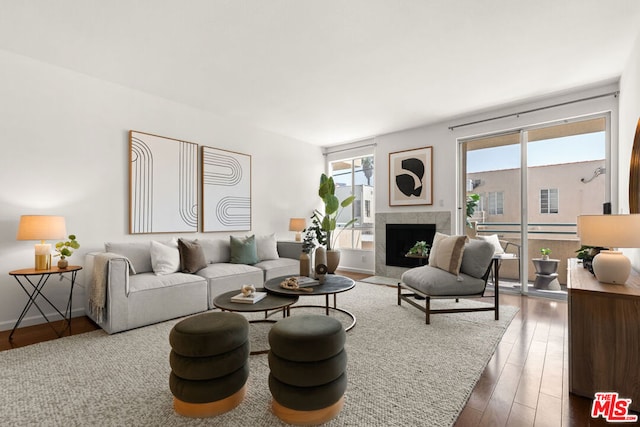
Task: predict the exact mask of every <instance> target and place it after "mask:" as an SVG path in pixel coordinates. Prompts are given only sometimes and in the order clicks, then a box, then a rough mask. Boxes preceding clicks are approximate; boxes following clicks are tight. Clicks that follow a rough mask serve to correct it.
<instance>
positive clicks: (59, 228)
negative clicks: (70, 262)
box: [17, 215, 67, 240]
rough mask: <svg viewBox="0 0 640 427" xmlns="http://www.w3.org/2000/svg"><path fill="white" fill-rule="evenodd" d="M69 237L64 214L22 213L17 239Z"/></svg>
mask: <svg viewBox="0 0 640 427" xmlns="http://www.w3.org/2000/svg"><path fill="white" fill-rule="evenodd" d="M66 237H67V227H66V225H65V222H64V217H63V216H52V215H22V216H21V217H20V224H19V225H18V236H17V240H57V239H64V238H66Z"/></svg>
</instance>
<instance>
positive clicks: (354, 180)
mask: <svg viewBox="0 0 640 427" xmlns="http://www.w3.org/2000/svg"><path fill="white" fill-rule="evenodd" d="M330 168H331V176H333V180H334V181H335V183H336V196H338V199H340V200H341V201H342V200H344V199H346V198H347V197H349V196H350V195H351V194H353V195H355V196H356V198H355V200H354V202H353V203H352V204H351V206H348V207H346V208H344V209H343V210H342V211H341V212H340V214H339V215H338V218H337V223H338V226H337V232H339V236H338V238H337V241H336V248H353V249H366V250H373V246H374V245H373V235H374V220H375V212H374V211H373V210H374V206H375V204H374V201H373V195H374V182H375V179H374V178H375V177H374V174H373V170H374V167H373V156H365V157H358V158H354V159H344V160H335V161H332V162H331V163H330ZM351 218H357V220H356V222H355V223H354V224H353V225H351V226H350V227H348V228H347V229H344V230H342V225H344V224H346V223H347V222H349V221H350V220H351Z"/></svg>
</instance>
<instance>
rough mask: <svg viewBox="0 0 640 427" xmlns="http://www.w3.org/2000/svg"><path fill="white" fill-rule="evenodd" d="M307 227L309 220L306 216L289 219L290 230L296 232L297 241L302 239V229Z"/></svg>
mask: <svg viewBox="0 0 640 427" xmlns="http://www.w3.org/2000/svg"><path fill="white" fill-rule="evenodd" d="M305 228H307V221H306V220H305V219H304V218H291V219H290V220H289V231H295V232H296V242H301V241H302V230H304V229H305Z"/></svg>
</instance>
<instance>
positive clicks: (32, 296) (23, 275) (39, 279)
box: [9, 265, 82, 340]
mask: <svg viewBox="0 0 640 427" xmlns="http://www.w3.org/2000/svg"><path fill="white" fill-rule="evenodd" d="M80 270H82V267H80V266H79V265H70V266H68V267H67V268H58V267H51V268H50V269H48V270H35V269H33V268H23V269H22V270H13V271H10V272H9V275H10V276H13V277H15V279H16V281H17V282H18V283H19V284H20V287H21V288H22V290H24V292H25V293H26V294H27V296H28V297H29V300H28V301H27V304H26V305H25V306H24V309H22V313H20V317H18V321H17V322H16V324H15V326H14V327H13V330H12V331H11V334H10V335H9V340H11V339H12V338H13V333H14V332H15V331H16V329H17V328H18V326H19V325H20V323H21V322H22V320H23V319H24V316H25V315H26V314H27V311H29V309H30V308H31V307H32V306H35V307H36V308H37V309H38V311H39V312H40V314H41V315H42V317H44V318H45V320H46V321H47V323H48V324H49V326H51V328H52V329H53V330H54V332H55V333H56V334H57V335H58V337H61V336H62V334H63V333H64V331H66V330H67V328H68V329H69V333H71V309H72V307H73V285H74V284H75V282H76V275H77V274H78V271H80ZM65 273H71V288H70V289H69V300H68V301H67V307H66V309H65V311H64V314H63V313H61V312H60V310H58V308H57V307H56V306H55V305H53V303H52V302H51V301H49V298H47V297H46V296H45V295H44V294H43V293H42V289H43V288H44V286H45V285H46V284H47V281H48V280H49V277H51V275H52V274H61V275H62V274H65ZM28 285H30V286H31V288H29V286H28ZM38 297H40V298H42V299H44V301H46V302H47V303H48V304H49V305H50V306H51V307H53V309H54V310H55V311H56V312H57V313H58V314H59V315H60V316H62V318H63V319H64V320H66V321H67V326H66V327H65V328H64V329H63V330H62V331H60V332H58V331H56V329H55V328H54V327H53V325H52V324H51V321H50V320H49V318H47V315H46V314H44V311H43V310H42V308H40V306H39V305H38V303H37V301H36V300H37V298H38ZM67 313H68V314H67Z"/></svg>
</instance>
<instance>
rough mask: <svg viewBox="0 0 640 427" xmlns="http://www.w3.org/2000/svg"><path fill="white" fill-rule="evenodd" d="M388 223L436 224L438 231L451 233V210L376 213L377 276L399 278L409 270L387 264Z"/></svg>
mask: <svg viewBox="0 0 640 427" xmlns="http://www.w3.org/2000/svg"><path fill="white" fill-rule="evenodd" d="M387 224H435V225H436V231H437V232H440V233H444V234H451V212H398V213H395V212H387V213H377V214H376V231H375V233H376V234H375V240H376V266H375V268H376V270H375V273H376V276H385V277H393V278H396V279H399V278H400V276H401V275H402V273H404V272H405V271H407V269H406V268H403V267H395V266H391V265H386V262H385V261H386V260H385V258H386V244H387V235H386V230H387Z"/></svg>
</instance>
